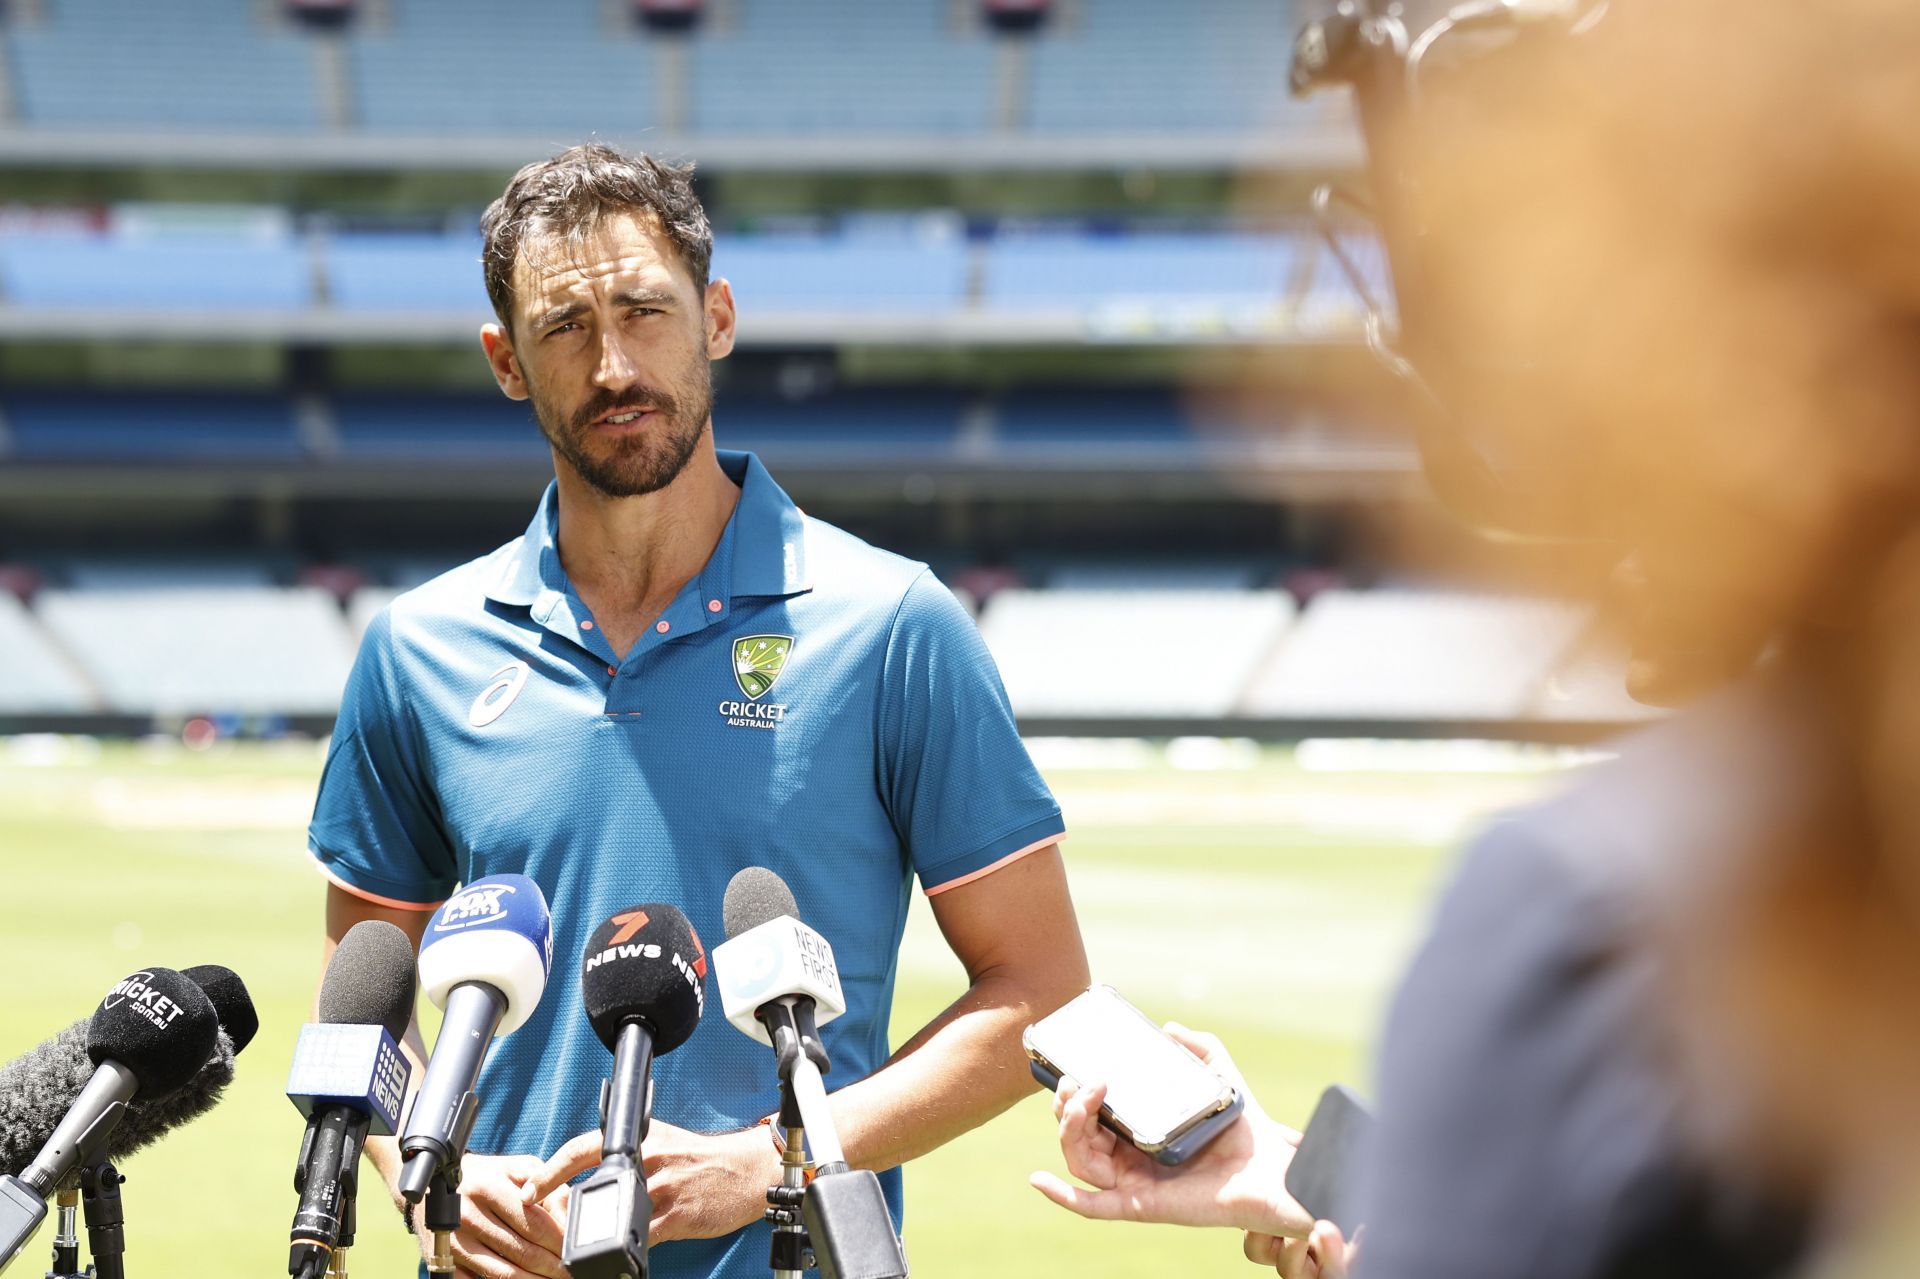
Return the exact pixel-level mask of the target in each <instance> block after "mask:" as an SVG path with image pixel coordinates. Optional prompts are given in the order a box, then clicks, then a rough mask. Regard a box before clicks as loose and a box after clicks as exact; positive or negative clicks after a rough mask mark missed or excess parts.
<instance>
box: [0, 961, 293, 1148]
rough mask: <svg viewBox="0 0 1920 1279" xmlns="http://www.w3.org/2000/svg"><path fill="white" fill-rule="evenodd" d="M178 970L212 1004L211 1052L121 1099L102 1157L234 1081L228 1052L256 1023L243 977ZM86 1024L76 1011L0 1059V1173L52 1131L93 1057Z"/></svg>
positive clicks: (174, 1123)
mask: <svg viewBox="0 0 1920 1279" xmlns="http://www.w3.org/2000/svg"><path fill="white" fill-rule="evenodd" d="M180 975H181V976H182V977H187V978H191V979H192V980H193V983H194V985H196V986H198V987H200V989H201V991H202V992H203V993H205V994H206V995H207V998H208V1000H209V1002H211V1003H212V1004H213V1011H214V1015H215V1017H216V1018H217V1019H218V1020H219V1023H220V1034H219V1035H218V1036H216V1038H215V1040H214V1045H213V1052H212V1054H211V1055H210V1056H209V1057H208V1058H207V1061H206V1064H205V1065H203V1066H202V1067H201V1068H200V1069H199V1071H198V1072H196V1073H195V1074H194V1076H193V1078H192V1079H190V1080H188V1081H187V1082H186V1083H185V1084H184V1085H182V1086H181V1087H179V1088H176V1089H175V1090H174V1091H172V1092H170V1093H167V1094H165V1095H164V1096H149V1095H147V1094H146V1093H145V1092H144V1091H143V1092H142V1093H141V1094H140V1095H138V1096H136V1097H135V1098H134V1099H133V1100H132V1101H131V1102H129V1103H128V1105H127V1110H126V1114H125V1115H124V1116H122V1117H121V1120H120V1122H119V1124H118V1125H117V1126H116V1127H115V1128H114V1130H113V1131H112V1132H111V1133H110V1134H108V1136H107V1142H106V1145H105V1147H103V1148H102V1149H101V1150H100V1151H98V1152H96V1153H98V1154H100V1155H103V1156H105V1157H106V1158H108V1159H124V1158H125V1157H126V1156H128V1155H130V1154H133V1153H135V1152H136V1151H139V1150H143V1149H145V1148H146V1147H147V1146H150V1145H152V1144H153V1143H154V1142H156V1141H158V1140H159V1139H160V1138H162V1137H164V1136H166V1134H167V1133H169V1132H171V1131H172V1130H173V1129H175V1128H178V1127H180V1125H182V1124H184V1123H187V1122H189V1121H191V1120H194V1119H198V1118H199V1117H200V1116H201V1115H203V1114H205V1113H206V1112H207V1111H208V1110H211V1109H212V1108H213V1106H214V1104H215V1103H217V1102H218V1101H219V1100H220V1097H221V1095H222V1093H223V1091H224V1090H225V1089H226V1086H227V1085H228V1084H230V1083H232V1082H233V1073H234V1061H233V1059H234V1057H235V1056H236V1055H238V1054H239V1052H240V1050H241V1049H243V1048H245V1047H246V1046H247V1045H248V1044H250V1043H252V1042H253V1036H254V1034H255V1032H256V1031H258V1030H259V1028H260V1018H259V1015H258V1014H257V1013H256V1012H255V1011H254V1007H253V1000H252V998H251V997H249V995H248V994H247V988H246V984H245V983H244V982H242V981H241V980H240V978H239V977H238V975H236V974H235V973H234V972H233V970H232V969H229V968H222V967H221V966H220V965H218V964H200V965H197V966H195V967H193V968H183V969H181V970H180ZM89 1025H90V1021H89V1019H88V1018H85V1017H83V1018H81V1019H80V1020H79V1021H76V1022H74V1023H73V1024H72V1025H71V1026H68V1027H67V1028H66V1029H65V1030H62V1031H61V1032H60V1033H58V1034H57V1035H55V1036H54V1037H53V1038H51V1039H48V1040H46V1041H45V1042H43V1043H41V1044H40V1045H38V1046H37V1047H35V1048H34V1049H33V1051H31V1052H29V1053H26V1054H24V1055H22V1056H20V1057H16V1058H14V1059H13V1060H12V1061H10V1062H8V1063H7V1064H6V1065H4V1066H0V1174H6V1175H11V1176H16V1177H17V1176H19V1175H20V1174H21V1173H22V1172H25V1171H26V1167H27V1164H28V1163H30V1162H31V1161H32V1159H33V1156H34V1155H35V1154H37V1153H39V1150H40V1147H41V1146H42V1145H44V1144H45V1142H46V1140H47V1138H48V1137H49V1136H51V1135H52V1132H53V1127H52V1125H54V1124H55V1123H57V1122H58V1121H59V1117H60V1116H61V1115H64V1114H65V1113H66V1112H67V1110H68V1109H69V1108H71V1107H72V1105H73V1104H74V1102H75V1101H76V1100H77V1099H78V1098H79V1096H80V1090H81V1089H83V1088H85V1087H86V1086H87V1081H88V1080H90V1079H91V1078H93V1073H94V1065H93V1062H92V1061H91V1060H90V1059H89V1058H88V1056H87V1034H88V1027H89Z"/></svg>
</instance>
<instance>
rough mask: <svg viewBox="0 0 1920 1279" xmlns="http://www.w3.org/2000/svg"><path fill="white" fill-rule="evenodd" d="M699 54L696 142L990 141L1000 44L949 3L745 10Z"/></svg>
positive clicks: (694, 54)
mask: <svg viewBox="0 0 1920 1279" xmlns="http://www.w3.org/2000/svg"><path fill="white" fill-rule="evenodd" d="M731 8H732V9H733V10H734V13H733V17H732V20H731V21H730V22H728V23H726V24H724V26H720V27H717V28H716V29H714V30H712V31H711V32H709V33H706V34H703V35H701V36H700V37H699V38H698V39H696V40H695V41H694V42H693V43H692V44H691V46H690V49H691V59H690V61H691V76H690V84H691V88H692V101H691V115H692V119H691V126H692V131H693V132H694V133H696V134H721V135H742V134H821V133H826V134H836V133H837V134H843V135H872V134H886V133H960V134H964V133H984V132H986V131H988V130H989V129H990V128H991V127H992V125H993V86H994V56H993V48H992V43H991V41H990V40H989V39H988V37H987V36H986V35H985V34H984V33H982V32H980V31H977V30H967V31H956V30H954V27H953V23H952V15H953V13H954V6H953V5H952V4H951V3H950V0H835V3H834V4H833V5H832V7H831V9H830V10H828V9H823V8H822V7H821V6H817V5H807V4H794V3H792V0H736V3H735V4H734V5H732V6H731Z"/></svg>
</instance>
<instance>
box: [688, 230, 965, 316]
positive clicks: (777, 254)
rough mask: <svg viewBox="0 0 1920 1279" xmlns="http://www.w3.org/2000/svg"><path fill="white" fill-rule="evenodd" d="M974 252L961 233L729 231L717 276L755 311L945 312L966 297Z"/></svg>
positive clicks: (718, 252) (718, 249)
mask: <svg viewBox="0 0 1920 1279" xmlns="http://www.w3.org/2000/svg"><path fill="white" fill-rule="evenodd" d="M968 263H969V258H968V252H967V245H966V242H965V241H964V240H961V239H959V238H956V237H953V236H937V235H936V236H922V237H916V238H910V239H909V238H901V237H897V236H876V235H859V234H853V235H837V236H796V235H759V236H722V237H720V238H719V239H718V240H717V241H716V243H715V244H714V249H713V274H714V275H716V276H724V277H726V278H727V279H728V280H729V281H731V282H732V284H733V290H734V296H735V297H736V298H737V299H738V300H739V303H740V306H741V309H742V310H743V311H746V312H748V313H751V312H754V311H812V312H822V311H888V312H909V311H910V312H942V311H951V310H953V309H954V308H956V307H959V306H962V305H964V303H965V299H966V292H967V272H968Z"/></svg>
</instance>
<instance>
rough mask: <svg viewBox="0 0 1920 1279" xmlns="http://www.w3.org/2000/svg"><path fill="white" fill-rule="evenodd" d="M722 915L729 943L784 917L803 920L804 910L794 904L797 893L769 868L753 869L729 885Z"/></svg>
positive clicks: (744, 872) (750, 868) (749, 868)
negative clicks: (768, 922) (751, 930)
mask: <svg viewBox="0 0 1920 1279" xmlns="http://www.w3.org/2000/svg"><path fill="white" fill-rule="evenodd" d="M720 912H721V916H722V918H724V919H725V920H726V924H727V937H728V939H729V940H731V939H732V938H735V937H738V936H739V935H740V934H741V933H744V932H746V931H747V930H748V929H749V928H758V927H759V926H760V925H762V924H764V923H766V922H767V921H768V920H770V919H778V918H780V916H782V915H791V916H792V917H793V918H795V919H798V918H800V907H799V906H798V905H797V904H796V903H795V902H794V900H793V890H792V889H791V888H788V887H787V881H786V880H784V879H782V878H780V877H779V876H778V875H776V874H774V873H773V872H772V871H770V870H768V869H767V868H766V867H765V866H749V867H747V868H746V869H745V870H743V871H741V872H739V873H738V874H736V875H735V876H734V877H733V878H732V879H730V880H728V881H727V895H726V897H725V899H724V900H723V901H722V903H721V907H720Z"/></svg>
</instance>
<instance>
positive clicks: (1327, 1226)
mask: <svg viewBox="0 0 1920 1279" xmlns="http://www.w3.org/2000/svg"><path fill="white" fill-rule="evenodd" d="M1307 1251H1308V1252H1310V1253H1312V1254H1313V1258H1314V1260H1315V1261H1317V1262H1319V1263H1320V1279H1347V1241H1346V1239H1345V1238H1344V1237H1343V1236H1342V1235H1341V1234H1340V1227H1338V1226H1336V1225H1334V1224H1333V1223H1332V1222H1331V1221H1316V1222H1314V1223H1313V1233H1312V1234H1311V1235H1308V1236H1307Z"/></svg>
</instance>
